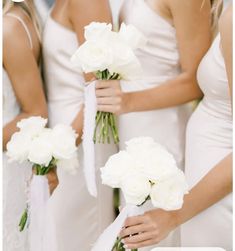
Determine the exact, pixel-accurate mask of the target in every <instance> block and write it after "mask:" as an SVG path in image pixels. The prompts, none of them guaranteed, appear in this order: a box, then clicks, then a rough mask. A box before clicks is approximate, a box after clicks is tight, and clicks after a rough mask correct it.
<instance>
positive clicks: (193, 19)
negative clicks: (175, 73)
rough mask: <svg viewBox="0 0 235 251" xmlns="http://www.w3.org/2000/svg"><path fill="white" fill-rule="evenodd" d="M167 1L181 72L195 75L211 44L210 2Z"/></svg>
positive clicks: (193, 0) (191, 0) (207, 0)
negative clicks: (175, 37) (176, 42)
mask: <svg viewBox="0 0 235 251" xmlns="http://www.w3.org/2000/svg"><path fill="white" fill-rule="evenodd" d="M202 2H203V1H200V0H168V4H169V8H170V12H171V15H172V18H173V24H174V27H175V29H176V36H177V41H178V47H179V53H180V62H181V67H182V71H183V72H190V73H193V74H195V72H196V70H197V67H198V64H199V63H200V61H201V59H202V57H203V56H204V54H205V53H206V51H207V50H208V48H209V46H210V44H211V28H210V21H211V18H210V13H211V6H210V1H209V0H206V1H204V5H203V6H202Z"/></svg>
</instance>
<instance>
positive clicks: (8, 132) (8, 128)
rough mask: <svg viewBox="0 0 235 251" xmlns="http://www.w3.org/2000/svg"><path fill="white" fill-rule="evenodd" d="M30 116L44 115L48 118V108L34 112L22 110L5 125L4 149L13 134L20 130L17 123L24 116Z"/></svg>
mask: <svg viewBox="0 0 235 251" xmlns="http://www.w3.org/2000/svg"><path fill="white" fill-rule="evenodd" d="M30 116H42V117H44V118H47V116H48V115H47V110H46V109H42V110H38V111H33V112H21V113H20V114H19V115H17V116H16V117H15V118H14V119H13V120H12V121H10V122H9V123H8V124H6V125H5V126H4V127H3V142H2V144H3V150H4V151H5V150H6V145H7V143H8V141H10V139H11V136H12V135H13V134H14V133H15V132H17V131H18V129H17V126H16V125H17V123H18V122H19V121H20V120H21V119H24V118H28V117H30Z"/></svg>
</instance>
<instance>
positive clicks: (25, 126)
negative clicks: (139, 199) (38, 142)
mask: <svg viewBox="0 0 235 251" xmlns="http://www.w3.org/2000/svg"><path fill="white" fill-rule="evenodd" d="M46 124H47V119H44V118H42V117H40V116H33V117H30V118H27V119H22V120H21V121H19V122H18V123H17V127H18V128H20V131H22V132H24V133H27V134H29V135H30V136H31V137H35V136H37V135H38V134H39V133H40V132H41V131H42V130H43V129H44V127H45V126H46Z"/></svg>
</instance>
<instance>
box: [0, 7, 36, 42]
mask: <svg viewBox="0 0 235 251" xmlns="http://www.w3.org/2000/svg"><path fill="white" fill-rule="evenodd" d="M32 26H33V23H32V20H31V19H30V18H29V17H28V16H26V14H24V13H22V12H21V11H19V10H11V11H9V12H7V13H6V14H4V15H3V38H4V39H8V38H9V39H16V41H19V38H24V37H25V38H26V39H27V40H28V39H29V38H28V36H29V34H27V31H29V32H30V27H32Z"/></svg>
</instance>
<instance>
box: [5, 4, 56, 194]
mask: <svg viewBox="0 0 235 251" xmlns="http://www.w3.org/2000/svg"><path fill="white" fill-rule="evenodd" d="M10 13H13V14H15V15H17V16H19V17H21V18H22V19H23V20H24V22H25V24H26V25H27V27H28V29H29V31H30V34H31V36H32V42H33V49H31V48H30V43H29V39H28V36H27V34H26V32H25V30H24V28H23V27H22V24H21V23H20V22H19V21H18V20H16V19H15V18H12V17H9V16H4V17H3V66H4V69H5V70H6V71H7V73H8V76H9V78H10V80H11V84H12V87H13V89H14V92H15V95H16V97H17V100H18V102H19V105H20V108H21V111H20V113H19V114H18V115H17V116H16V117H15V118H14V119H13V120H12V121H10V122H9V123H8V124H6V125H5V126H4V127H3V143H2V144H3V149H4V150H6V144H7V142H8V141H9V140H10V138H11V136H12V135H13V134H14V133H15V132H16V131H17V130H18V128H17V127H16V124H17V122H19V121H20V120H21V119H23V118H28V117H30V116H42V117H44V118H46V117H47V105H46V99H45V95H44V92H43V84H42V79H41V75H40V70H39V66H38V62H39V58H40V50H41V45H40V41H39V38H38V36H37V33H36V30H35V28H34V26H33V24H32V21H31V19H30V18H29V16H28V15H27V14H26V13H25V12H24V11H23V10H22V9H21V8H20V7H13V8H12V9H11V10H10ZM16 41H17V42H16ZM47 177H48V182H49V186H50V189H51V190H53V189H54V188H55V187H56V186H57V184H58V182H55V181H56V180H57V174H56V171H55V170H52V171H51V172H50V173H49V174H48V176H47Z"/></svg>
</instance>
